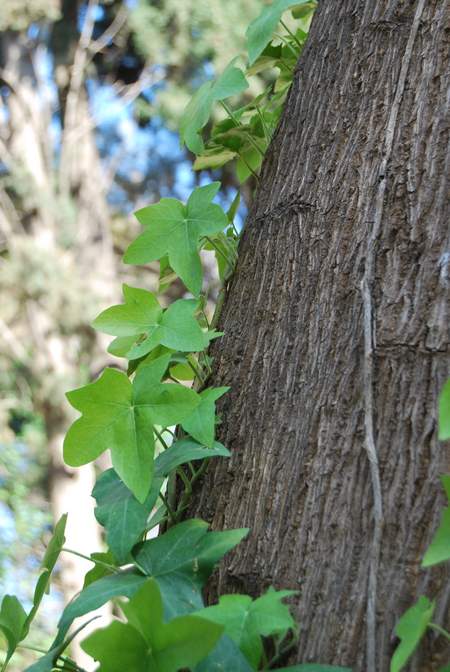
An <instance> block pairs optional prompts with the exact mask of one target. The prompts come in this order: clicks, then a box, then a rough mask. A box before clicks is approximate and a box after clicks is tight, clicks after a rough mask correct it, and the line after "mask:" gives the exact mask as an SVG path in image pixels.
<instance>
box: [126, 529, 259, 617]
mask: <svg viewBox="0 0 450 672" xmlns="http://www.w3.org/2000/svg"><path fill="white" fill-rule="evenodd" d="M247 533H248V530H247V529H240V530H229V531H226V532H208V524H207V523H205V522H204V521H202V520H197V519H193V520H186V521H184V522H183V523H179V524H178V525H174V526H173V527H171V528H170V529H169V530H168V531H167V532H165V533H164V534H162V535H161V536H159V537H157V538H156V539H149V540H148V541H145V542H144V543H143V544H142V545H141V547H140V548H139V547H138V548H137V549H136V550H135V551H133V555H134V558H135V563H136V565H137V567H138V568H139V569H140V570H141V571H142V572H143V573H144V574H146V575H147V576H149V577H152V578H154V579H155V580H156V582H157V584H158V586H159V588H160V590H161V594H162V599H163V604H164V612H165V615H166V618H171V617H172V616H178V615H180V614H186V613H190V612H192V611H198V610H199V609H201V608H202V607H203V601H202V597H201V592H200V591H201V588H202V586H203V584H204V582H205V581H206V579H207V578H208V576H209V575H210V574H211V572H212V570H213V567H214V565H215V564H216V562H218V560H220V558H221V557H222V556H223V555H225V553H227V552H228V551H229V550H231V549H232V548H233V547H234V546H236V544H238V543H239V542H240V541H241V540H242V539H243V537H244V536H245V535H246V534H247Z"/></svg>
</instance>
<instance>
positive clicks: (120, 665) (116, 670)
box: [81, 621, 156, 672]
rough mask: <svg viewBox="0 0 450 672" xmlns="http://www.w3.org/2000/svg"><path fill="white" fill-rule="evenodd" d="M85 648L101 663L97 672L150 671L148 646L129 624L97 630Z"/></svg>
mask: <svg viewBox="0 0 450 672" xmlns="http://www.w3.org/2000/svg"><path fill="white" fill-rule="evenodd" d="M81 648H82V649H83V650H84V651H85V652H86V653H87V654H88V655H89V656H92V658H94V660H96V661H98V662H99V663H100V667H97V668H96V670H97V672H123V671H124V670H130V671H131V670H132V671H133V672H147V670H149V669H155V670H156V668H154V667H153V668H150V667H149V666H150V658H149V655H148V650H147V649H148V647H147V644H146V642H145V640H144V639H143V637H142V636H141V635H140V633H139V632H138V631H137V630H135V628H133V627H132V626H131V625H128V623H121V622H120V621H113V623H111V624H110V625H108V627H106V628H101V629H99V630H95V631H94V632H93V633H92V635H89V637H87V638H86V639H84V640H83V641H82V642H81Z"/></svg>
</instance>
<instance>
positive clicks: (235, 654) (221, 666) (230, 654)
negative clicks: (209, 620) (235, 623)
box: [195, 612, 255, 672]
mask: <svg viewBox="0 0 450 672" xmlns="http://www.w3.org/2000/svg"><path fill="white" fill-rule="evenodd" d="M200 613H202V612H200ZM254 669H255V668H254V667H251V666H250V664H249V662H248V660H247V658H246V657H245V656H244V655H243V653H241V651H240V649H239V648H238V647H237V646H236V644H235V643H234V642H233V640H232V639H230V638H229V637H228V635H222V637H221V638H220V639H219V641H218V643H217V644H216V646H215V648H214V649H213V651H211V653H210V654H209V655H208V656H207V657H206V658H205V659H204V660H202V662H201V663H199V664H198V665H197V667H196V668H195V672H253V670H254Z"/></svg>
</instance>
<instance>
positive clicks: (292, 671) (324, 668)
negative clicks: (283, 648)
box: [278, 663, 352, 672]
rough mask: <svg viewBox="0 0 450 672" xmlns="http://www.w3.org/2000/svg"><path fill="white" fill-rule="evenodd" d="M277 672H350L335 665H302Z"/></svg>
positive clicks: (350, 671)
mask: <svg viewBox="0 0 450 672" xmlns="http://www.w3.org/2000/svg"><path fill="white" fill-rule="evenodd" d="M278 672H352V670H351V668H350V667H336V666H335V665H319V664H317V663H304V664H303V665H292V666H291V667H282V668H280V669H279V670H278Z"/></svg>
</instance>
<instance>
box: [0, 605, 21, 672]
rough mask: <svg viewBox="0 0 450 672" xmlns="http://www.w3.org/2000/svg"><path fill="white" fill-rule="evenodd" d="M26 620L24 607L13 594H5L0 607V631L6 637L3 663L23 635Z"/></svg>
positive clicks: (11, 653) (5, 662)
mask: <svg viewBox="0 0 450 672" xmlns="http://www.w3.org/2000/svg"><path fill="white" fill-rule="evenodd" d="M26 620H27V614H26V612H25V609H24V608H23V607H22V605H21V604H20V602H19V600H18V599H17V597H16V596H15V595H5V596H4V598H3V600H2V604H1V607H0V632H2V633H3V635H4V636H5V638H6V642H7V645H8V647H7V650H6V658H5V661H4V665H5V666H6V664H7V663H8V661H9V660H10V659H11V656H12V655H13V653H14V651H15V650H16V648H17V645H18V644H19V642H21V641H22V639H23V638H24V637H25V635H24V632H23V631H24V626H25V622H26Z"/></svg>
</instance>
